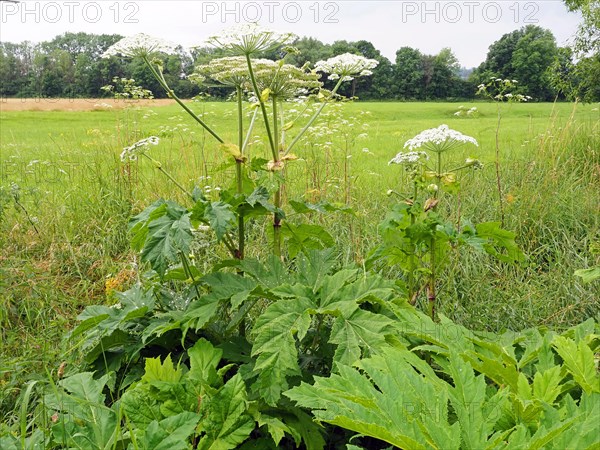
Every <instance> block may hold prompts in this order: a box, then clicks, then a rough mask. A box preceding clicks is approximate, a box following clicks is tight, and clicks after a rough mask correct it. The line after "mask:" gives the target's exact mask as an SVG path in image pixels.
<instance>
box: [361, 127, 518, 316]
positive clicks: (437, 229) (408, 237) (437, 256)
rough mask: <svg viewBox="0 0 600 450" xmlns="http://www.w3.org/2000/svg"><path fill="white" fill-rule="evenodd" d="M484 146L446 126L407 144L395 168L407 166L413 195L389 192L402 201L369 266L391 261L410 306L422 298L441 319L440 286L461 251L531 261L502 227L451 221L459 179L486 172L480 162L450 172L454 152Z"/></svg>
mask: <svg viewBox="0 0 600 450" xmlns="http://www.w3.org/2000/svg"><path fill="white" fill-rule="evenodd" d="M465 144H470V145H474V146H478V143H477V141H476V140H475V139H474V138H472V137H470V136H466V135H464V134H462V133H460V132H458V131H455V130H452V129H450V128H448V126H447V125H440V126H439V127H437V128H431V129H428V130H425V131H423V132H421V133H419V134H418V135H417V136H415V137H414V138H412V139H409V140H408V141H406V143H405V144H404V148H405V149H408V150H409V151H403V152H400V153H398V154H397V155H396V156H395V157H394V158H393V159H392V160H391V161H390V162H389V164H398V165H401V166H403V168H404V170H405V171H406V173H407V176H408V180H409V183H408V185H409V186H408V192H398V191H396V190H390V191H388V194H389V195H393V196H397V197H398V198H399V199H400V202H399V203H398V204H397V205H396V206H394V207H393V208H392V210H391V211H390V212H389V213H388V214H387V217H386V218H385V220H384V221H383V222H382V223H381V224H380V226H379V232H380V235H381V239H382V243H381V244H380V245H379V246H378V247H377V248H375V249H374V250H373V251H372V253H371V255H370V257H369V260H368V264H369V266H371V265H373V264H376V263H377V262H378V261H385V262H386V263H387V264H388V265H390V266H395V267H399V268H400V270H401V273H402V275H403V281H404V282H405V283H406V286H407V289H408V296H409V301H410V303H411V304H416V303H417V301H418V299H419V297H420V296H421V294H422V293H425V296H426V305H427V306H426V309H427V311H428V312H429V315H430V317H431V318H434V317H435V309H436V307H435V305H436V300H437V281H438V279H439V276H440V273H441V272H442V270H443V268H444V266H445V265H446V264H447V262H448V261H449V258H450V257H451V256H452V255H453V254H454V253H455V252H454V250H455V249H457V248H458V247H460V246H468V247H471V248H473V249H475V250H477V251H482V252H486V253H488V254H490V255H492V256H494V257H496V258H497V259H499V260H501V261H504V262H507V263H515V262H522V261H523V260H524V258H525V256H524V255H523V253H522V252H521V251H520V249H519V247H518V246H517V244H516V243H515V234H514V233H512V232H509V231H507V230H504V229H502V228H501V223H500V222H485V223H480V224H477V225H475V224H473V223H471V222H470V221H468V220H466V219H464V218H461V217H460V216H459V217H458V220H457V221H456V223H453V222H452V221H450V219H449V214H448V212H449V208H450V207H451V202H450V201H449V199H450V198H451V195H452V194H456V193H457V192H458V191H459V190H460V184H459V182H458V174H459V173H460V172H461V171H464V170H476V169H480V168H482V167H483V165H482V163H481V162H480V161H479V160H477V159H474V158H467V159H466V160H465V161H464V163H463V164H459V165H457V166H455V167H448V159H449V158H448V157H447V155H448V153H450V152H451V151H452V150H453V149H455V148H456V147H458V146H460V145H465Z"/></svg>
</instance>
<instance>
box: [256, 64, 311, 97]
mask: <svg viewBox="0 0 600 450" xmlns="http://www.w3.org/2000/svg"><path fill="white" fill-rule="evenodd" d="M252 67H253V71H254V75H255V77H256V83H257V85H258V88H259V90H260V91H261V92H263V91H264V90H265V89H269V92H270V95H272V96H274V97H277V98H279V99H291V98H294V97H297V96H298V95H301V94H306V93H308V92H309V91H312V90H314V89H318V88H320V87H321V86H322V83H321V82H319V76H318V75H317V74H316V73H314V72H307V71H305V70H303V69H301V68H299V67H296V66H294V65H292V64H283V65H281V64H279V63H277V62H275V61H271V60H269V59H258V60H252Z"/></svg>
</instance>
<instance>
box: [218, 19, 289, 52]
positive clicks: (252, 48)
mask: <svg viewBox="0 0 600 450" xmlns="http://www.w3.org/2000/svg"><path fill="white" fill-rule="evenodd" d="M296 37H297V36H296V35H295V34H293V33H278V32H276V31H271V30H267V29H265V28H262V27H260V26H259V25H257V24H244V25H241V26H237V27H233V28H230V29H228V30H224V31H222V32H221V34H218V35H216V36H211V37H209V38H208V39H207V41H206V43H207V44H209V45H212V46H213V47H218V48H221V49H223V50H225V51H227V52H229V53H230V54H233V55H243V56H246V55H248V56H250V55H254V54H256V53H261V52H267V51H270V50H273V49H275V48H277V47H280V46H283V45H285V44H288V43H290V42H292V41H293V40H294V39H296Z"/></svg>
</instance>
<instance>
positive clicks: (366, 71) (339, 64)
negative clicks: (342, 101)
mask: <svg viewBox="0 0 600 450" xmlns="http://www.w3.org/2000/svg"><path fill="white" fill-rule="evenodd" d="M378 64H379V61H377V60H375V59H368V58H365V57H364V56H360V55H353V54H352V53H344V54H342V55H338V56H334V57H333V58H329V59H328V60H326V61H319V62H317V63H316V64H315V70H316V71H318V72H325V73H330V74H331V75H330V76H329V79H330V80H336V79H338V78H340V77H342V78H343V81H350V80H352V79H353V78H354V77H363V76H369V75H371V74H372V73H373V72H371V69H374V68H375V67H377V65H378Z"/></svg>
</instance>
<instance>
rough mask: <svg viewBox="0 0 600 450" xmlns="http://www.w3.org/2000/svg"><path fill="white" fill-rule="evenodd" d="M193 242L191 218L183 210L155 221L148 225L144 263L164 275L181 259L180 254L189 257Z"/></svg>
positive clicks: (143, 251)
mask: <svg viewBox="0 0 600 450" xmlns="http://www.w3.org/2000/svg"><path fill="white" fill-rule="evenodd" d="M191 242H192V224H191V222H190V216H189V214H187V213H186V211H185V210H183V209H176V210H174V211H172V212H171V213H168V214H165V215H164V216H162V217H160V218H158V219H156V220H153V221H152V222H150V223H149V224H148V237H147V238H146V242H145V243H144V248H143V249H142V261H147V262H149V263H150V265H151V267H152V268H153V269H154V270H156V272H158V274H159V275H161V276H162V275H164V274H165V272H166V270H167V268H168V267H169V265H170V264H173V263H175V262H177V261H179V259H180V256H179V255H180V253H182V254H184V255H187V254H188V253H189V250H190V243H191Z"/></svg>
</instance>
